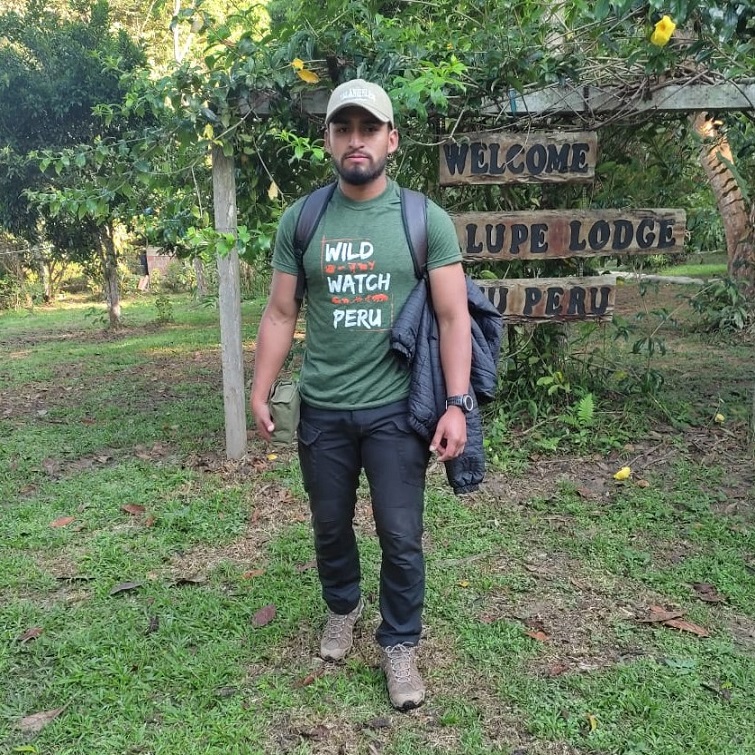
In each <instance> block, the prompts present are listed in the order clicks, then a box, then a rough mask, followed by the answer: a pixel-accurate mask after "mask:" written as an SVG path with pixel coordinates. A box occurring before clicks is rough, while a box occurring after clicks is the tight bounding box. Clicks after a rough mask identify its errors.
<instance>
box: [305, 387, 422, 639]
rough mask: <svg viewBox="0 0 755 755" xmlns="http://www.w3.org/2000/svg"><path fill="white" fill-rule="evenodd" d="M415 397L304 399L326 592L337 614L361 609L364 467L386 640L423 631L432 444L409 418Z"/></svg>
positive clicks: (308, 469) (308, 477)
mask: <svg viewBox="0 0 755 755" xmlns="http://www.w3.org/2000/svg"><path fill="white" fill-rule="evenodd" d="M407 413H408V408H407V402H406V401H400V402H397V403H393V404H388V405H386V406H382V407H379V408H375V409H359V410H330V409H317V408H315V407H312V406H309V405H306V404H305V403H302V407H301V421H300V425H299V460H300V463H301V469H302V476H303V478H304V486H305V489H306V491H307V493H308V495H309V501H310V509H311V512H312V527H313V530H314V540H315V553H316V556H317V569H318V573H319V577H320V583H321V585H322V595H323V598H324V600H325V603H326V604H327V606H328V608H329V609H330V610H331V611H333V612H334V613H339V614H345V613H349V612H350V611H352V610H353V609H354V608H356V606H357V604H358V603H359V598H360V594H361V592H360V578H361V571H360V565H359V552H358V549H357V542H356V538H355V535H354V528H353V520H354V507H355V504H356V499H357V487H358V485H359V475H360V472H361V470H362V469H364V471H365V474H366V477H367V482H368V483H369V488H370V495H371V498H372V511H373V516H374V520H375V529H376V532H377V535H378V538H379V541H380V547H381V551H382V562H381V568H380V613H381V616H382V622H381V623H380V626H379V627H378V630H377V633H376V637H377V641H378V643H379V644H380V645H382V646H383V647H388V646H391V645H395V644H397V643H402V642H405V643H408V644H410V645H416V644H417V643H418V642H419V637H420V633H421V631H422V607H423V604H424V597H425V562H424V556H423V553H422V515H423V510H424V493H425V473H426V471H427V464H428V461H429V458H430V453H429V450H428V446H427V443H426V442H425V441H424V440H422V438H420V436H419V435H417V434H416V433H415V432H414V431H413V430H412V429H411V428H410V427H409V425H408V422H407Z"/></svg>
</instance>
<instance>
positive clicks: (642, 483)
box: [636, 480, 650, 488]
mask: <svg viewBox="0 0 755 755" xmlns="http://www.w3.org/2000/svg"><path fill="white" fill-rule="evenodd" d="M636 484H637V487H638V488H649V487H650V483H649V482H648V481H647V480H637V483H636Z"/></svg>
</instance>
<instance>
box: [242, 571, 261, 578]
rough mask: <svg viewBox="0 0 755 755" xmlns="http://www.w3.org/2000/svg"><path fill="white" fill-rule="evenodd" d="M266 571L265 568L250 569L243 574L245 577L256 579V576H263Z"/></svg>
mask: <svg viewBox="0 0 755 755" xmlns="http://www.w3.org/2000/svg"><path fill="white" fill-rule="evenodd" d="M264 573H265V570H264V569H250V570H249V571H245V572H244V573H243V574H242V575H241V576H242V577H243V578H244V579H254V578H255V577H261V576H262V575H263V574H264Z"/></svg>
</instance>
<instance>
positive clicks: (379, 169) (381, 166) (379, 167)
mask: <svg viewBox="0 0 755 755" xmlns="http://www.w3.org/2000/svg"><path fill="white" fill-rule="evenodd" d="M387 162H388V158H387V157H384V158H382V160H378V161H377V162H374V163H371V164H369V165H355V166H354V167H353V168H345V167H344V166H343V165H342V164H340V163H338V162H336V161H335V160H333V167H334V168H335V169H336V173H338V175H339V176H340V177H341V178H342V179H343V180H344V182H345V183H347V184H351V186H364V185H365V184H368V183H370V182H372V181H374V180H375V179H376V178H380V176H382V175H383V173H385V166H386V164H387Z"/></svg>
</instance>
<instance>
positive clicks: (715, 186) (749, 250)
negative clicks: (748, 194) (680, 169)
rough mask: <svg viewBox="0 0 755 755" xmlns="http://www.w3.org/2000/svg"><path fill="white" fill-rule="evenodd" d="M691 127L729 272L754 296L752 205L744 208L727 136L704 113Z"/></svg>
mask: <svg viewBox="0 0 755 755" xmlns="http://www.w3.org/2000/svg"><path fill="white" fill-rule="evenodd" d="M692 126H693V128H694V130H695V133H696V134H697V135H698V136H699V137H700V139H701V140H702V146H701V147H700V162H701V163H702V166H703V169H704V170H705V175H706V176H707V177H708V181H709V182H710V186H711V189H712V190H713V194H714V196H715V197H716V205H717V206H718V211H719V213H721V219H722V220H723V224H724V233H725V235H726V256H727V260H728V265H727V267H728V273H729V275H730V276H731V277H732V278H736V279H738V280H740V281H742V282H743V283H744V286H745V290H746V291H747V292H748V293H749V294H755V227H754V226H753V222H754V221H755V203H753V204H752V206H749V207H748V205H747V202H746V201H745V198H744V195H743V194H742V189H741V188H740V186H739V184H738V183H737V178H736V176H735V175H734V173H733V172H732V170H731V168H730V167H729V165H733V164H734V158H733V156H732V154H731V147H730V146H729V141H728V139H727V138H726V134H725V133H723V132H721V131H720V130H719V129H718V128H717V124H716V122H715V121H713V120H712V119H711V118H709V117H708V114H707V113H697V114H695V115H693V116H692Z"/></svg>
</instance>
